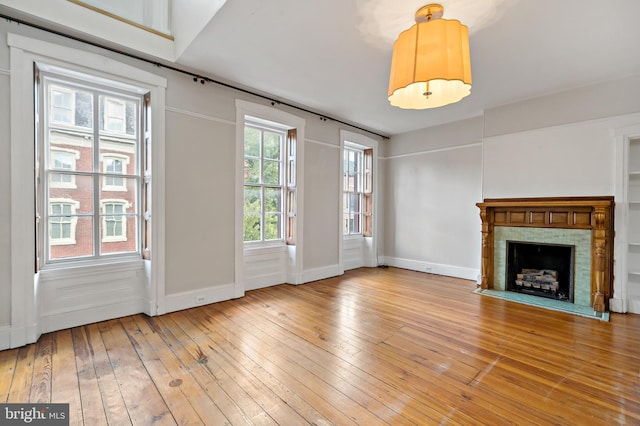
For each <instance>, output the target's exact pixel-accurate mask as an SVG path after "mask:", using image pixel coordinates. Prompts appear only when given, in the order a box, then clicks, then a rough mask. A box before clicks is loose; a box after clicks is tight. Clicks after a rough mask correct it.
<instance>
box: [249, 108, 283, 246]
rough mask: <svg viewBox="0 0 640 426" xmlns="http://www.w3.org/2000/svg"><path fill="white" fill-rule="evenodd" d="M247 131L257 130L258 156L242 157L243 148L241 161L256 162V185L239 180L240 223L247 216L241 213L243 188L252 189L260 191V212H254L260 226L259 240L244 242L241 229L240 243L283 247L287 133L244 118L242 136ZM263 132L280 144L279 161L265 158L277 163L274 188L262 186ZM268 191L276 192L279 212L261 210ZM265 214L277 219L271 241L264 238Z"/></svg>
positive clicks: (277, 125)
mask: <svg viewBox="0 0 640 426" xmlns="http://www.w3.org/2000/svg"><path fill="white" fill-rule="evenodd" d="M247 128H252V129H255V130H258V131H259V132H260V155H259V156H258V157H256V156H248V155H247V153H246V150H244V148H243V158H244V164H245V165H246V161H247V158H250V159H254V160H259V182H257V183H254V182H249V183H248V182H247V181H246V179H245V180H243V183H242V186H243V194H245V195H244V196H243V212H242V215H243V223H244V220H245V218H246V216H247V212H246V211H245V210H244V206H245V203H246V193H245V190H246V188H247V187H250V188H256V189H259V191H260V212H258V215H259V216H260V219H259V223H260V239H258V240H245V233H244V227H243V243H244V244H247V245H254V246H255V245H262V246H264V245H273V244H277V245H281V244H284V243H285V242H286V239H287V238H286V235H287V231H286V226H287V221H286V217H287V212H288V208H287V196H286V191H285V189H286V187H287V183H286V182H285V180H286V175H285V168H286V166H287V161H286V159H287V158H288V153H287V146H288V143H287V139H288V135H287V130H286V128H284V126H282V125H280V124H277V123H268V122H266V121H265V120H260V119H256V118H254V117H246V118H245V122H244V127H243V129H244V130H243V132H244V133H245V135H246V131H247ZM265 132H270V133H274V134H278V135H279V136H280V143H279V145H280V146H279V158H278V159H277V160H274V159H271V158H267V159H266V161H273V162H277V163H278V184H273V183H265V182H264V171H265V167H264V164H265V156H264V149H265V148H264V134H265ZM245 176H246V172H245ZM269 189H277V190H278V192H279V199H280V211H278V212H268V211H266V209H265V200H266V192H267V190H269ZM249 214H250V215H255V213H253V212H251V213H249ZM268 214H275V215H278V216H279V220H278V237H277V238H273V239H267V238H265V228H266V216H267V215H268Z"/></svg>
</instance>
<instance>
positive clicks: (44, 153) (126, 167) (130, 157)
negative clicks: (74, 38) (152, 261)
mask: <svg viewBox="0 0 640 426" xmlns="http://www.w3.org/2000/svg"><path fill="white" fill-rule="evenodd" d="M38 76H39V79H38V96H37V100H38V116H39V120H38V123H39V128H38V144H37V145H38V147H37V148H38V149H37V154H38V156H39V160H38V164H39V165H40V171H39V176H40V178H39V179H38V194H39V196H38V201H37V204H38V210H39V211H40V212H41V216H42V215H43V214H44V217H43V218H42V219H41V220H40V224H41V225H40V226H41V229H40V230H39V234H40V235H41V238H42V242H43V244H42V247H44V253H43V254H44V259H45V263H47V264H52V263H56V262H61V261H76V260H90V259H98V258H102V257H105V256H113V255H139V254H140V252H141V249H140V240H141V235H140V230H141V229H142V227H141V220H142V219H141V214H140V208H139V206H140V204H141V197H142V185H143V182H142V175H141V168H142V167H141V161H140V159H141V157H142V156H143V153H142V152H141V150H142V147H143V144H142V143H141V141H142V137H143V134H144V132H143V131H142V128H143V126H144V124H143V123H144V121H143V117H142V113H143V112H144V111H145V107H144V102H145V100H144V98H143V95H142V94H140V91H139V90H133V89H132V90H128V88H127V87H126V86H125V85H123V84H120V83H116V82H111V81H107V80H105V79H102V78H95V77H92V76H85V75H79V74H78V73H75V72H73V73H72V72H69V73H65V72H64V70H46V71H40V72H39V73H38ZM85 77H86V78H85ZM42 213H43V214H42Z"/></svg>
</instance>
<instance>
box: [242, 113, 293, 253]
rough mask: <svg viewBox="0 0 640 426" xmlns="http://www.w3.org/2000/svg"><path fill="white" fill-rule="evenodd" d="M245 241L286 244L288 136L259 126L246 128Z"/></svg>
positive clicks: (282, 132) (277, 130)
mask: <svg viewBox="0 0 640 426" xmlns="http://www.w3.org/2000/svg"><path fill="white" fill-rule="evenodd" d="M244 135H245V136H244V139H245V140H244V170H245V172H244V186H243V191H244V197H243V199H244V202H243V218H244V220H243V223H244V229H243V240H244V242H245V243H260V242H273V241H284V240H286V236H285V221H284V218H285V217H286V215H287V212H286V211H285V206H286V201H287V200H286V199H285V192H284V191H285V185H284V179H285V173H284V169H285V167H284V166H285V161H284V158H285V157H286V152H285V151H286V149H287V144H286V143H285V141H286V140H287V137H288V136H287V134H286V133H285V132H284V131H282V130H279V129H272V128H269V127H266V126H261V125H256V124H245V129H244Z"/></svg>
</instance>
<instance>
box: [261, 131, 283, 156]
mask: <svg viewBox="0 0 640 426" xmlns="http://www.w3.org/2000/svg"><path fill="white" fill-rule="evenodd" d="M281 145H282V135H281V134H280V133H273V132H266V131H265V132H264V158H268V159H270V160H280V147H281Z"/></svg>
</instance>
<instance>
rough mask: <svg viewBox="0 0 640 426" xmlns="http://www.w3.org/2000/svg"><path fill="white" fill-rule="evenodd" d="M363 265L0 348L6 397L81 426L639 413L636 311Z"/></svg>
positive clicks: (620, 417)
mask: <svg viewBox="0 0 640 426" xmlns="http://www.w3.org/2000/svg"><path fill="white" fill-rule="evenodd" d="M474 288H475V284H474V283H472V282H469V281H464V280H459V279H454V278H448V277H441V276H435V275H429V274H424V273H420V272H413V271H407V270H401V269H394V268H389V269H379V268H378V269H359V270H354V271H349V272H347V273H346V274H345V275H343V276H341V277H337V278H331V279H327V280H322V281H316V282H313V283H309V284H305V285H301V286H289V285H281V286H276V287H271V288H266V289H261V290H254V291H251V292H248V293H247V295H246V296H245V297H244V298H241V299H238V300H233V301H228V302H222V303H216V304H212V305H207V306H202V307H198V308H194V309H189V310H186V311H181V312H175V313H172V314H167V315H164V316H160V317H154V318H149V317H147V316H145V315H134V316H131V317H126V318H120V319H116V320H111V321H107V322H103V323H98V324H91V325H87V326H83V327H77V328H74V329H71V330H63V331H58V332H55V333H49V334H46V335H43V336H42V337H41V338H40V340H39V341H38V342H37V343H36V344H32V345H28V346H25V347H22V348H18V349H11V350H6V351H0V402H45V403H47V402H64V403H69V404H70V417H71V424H86V425H102V424H109V425H125V424H136V425H138V424H139V425H145V424H179V425H186V424H211V425H222V424H233V425H244V424H280V425H298V424H315V425H327V424H336V425H349V424H351V425H353V424H357V425H377V424H392V425H403V424H418V425H427V424H452V425H481V424H482V425H503V424H518V425H532V424H539V425H546V424H553V425H611V424H640V375H639V374H640V316H639V315H632V314H628V315H620V314H612V315H611V321H610V322H601V321H597V320H594V319H589V318H582V317H578V316H572V315H569V314H564V313H559V312H553V311H548V310H542V309H539V308H534V307H529V306H524V305H519V304H516V303H513V302H508V301H504V300H499V299H494V298H490V297H485V296H480V295H477V294H473V293H472V290H473V289H474Z"/></svg>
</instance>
